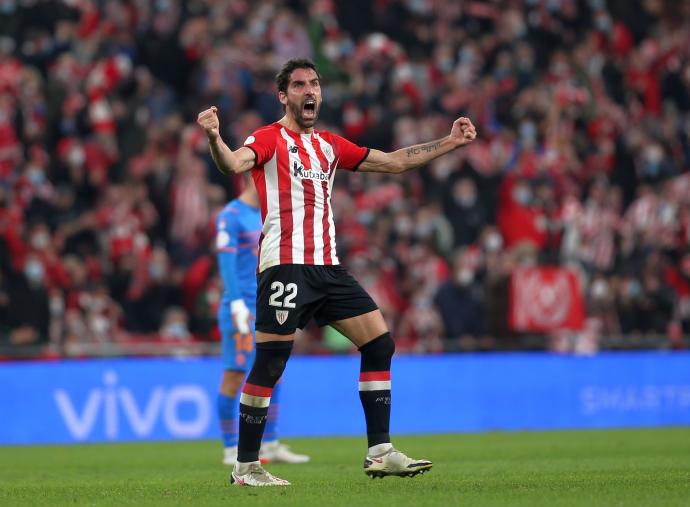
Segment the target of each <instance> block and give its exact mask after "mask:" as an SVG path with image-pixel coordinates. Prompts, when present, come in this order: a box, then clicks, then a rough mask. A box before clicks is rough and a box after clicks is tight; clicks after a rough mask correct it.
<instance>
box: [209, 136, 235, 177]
mask: <svg viewBox="0 0 690 507" xmlns="http://www.w3.org/2000/svg"><path fill="white" fill-rule="evenodd" d="M208 144H209V146H210V147H211V157H212V158H213V162H215V164H216V167H217V168H218V170H219V171H220V172H222V173H223V174H227V175H230V174H234V173H235V172H236V171H234V170H233V166H234V165H236V164H233V163H234V162H235V160H234V159H235V155H234V154H233V153H232V150H231V149H230V148H228V145H227V144H225V142H224V141H223V140H222V139H221V138H220V136H218V137H216V138H215V139H209V141H208Z"/></svg>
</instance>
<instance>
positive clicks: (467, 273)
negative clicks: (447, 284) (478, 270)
mask: <svg viewBox="0 0 690 507" xmlns="http://www.w3.org/2000/svg"><path fill="white" fill-rule="evenodd" d="M455 281H456V282H457V283H458V285H460V286H461V287H467V286H468V285H469V284H471V283H472V282H473V281H474V271H472V270H471V269H468V268H462V269H461V270H460V271H458V273H457V274H456V275H455Z"/></svg>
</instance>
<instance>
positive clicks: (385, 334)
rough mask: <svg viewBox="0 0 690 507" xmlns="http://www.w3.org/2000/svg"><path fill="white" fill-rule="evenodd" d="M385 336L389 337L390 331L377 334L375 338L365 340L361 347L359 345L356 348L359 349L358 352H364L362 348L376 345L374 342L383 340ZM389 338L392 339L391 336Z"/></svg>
mask: <svg viewBox="0 0 690 507" xmlns="http://www.w3.org/2000/svg"><path fill="white" fill-rule="evenodd" d="M386 337H388V338H391V334H390V332H387V333H383V334H382V335H381V336H377V337H376V338H374V339H373V340H371V341H370V342H367V343H365V344H364V345H362V346H361V347H359V348H358V349H357V350H359V351H360V352H364V349H369V348H373V347H376V342H378V341H379V340H383V339H384V338H386ZM391 340H392V338H391Z"/></svg>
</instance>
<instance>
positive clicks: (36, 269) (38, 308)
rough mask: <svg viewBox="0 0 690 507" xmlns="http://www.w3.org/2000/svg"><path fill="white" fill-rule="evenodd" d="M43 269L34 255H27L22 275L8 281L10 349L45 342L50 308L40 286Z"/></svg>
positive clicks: (12, 276)
mask: <svg viewBox="0 0 690 507" xmlns="http://www.w3.org/2000/svg"><path fill="white" fill-rule="evenodd" d="M44 277H45V268H44V266H43V264H42V263H41V261H40V259H39V258H38V257H37V256H35V255H28V256H27V257H26V259H25V260H24V266H23V269H22V271H19V272H17V271H15V272H12V273H11V274H10V276H9V277H8V280H7V289H6V294H7V299H8V301H9V303H8V306H7V317H8V319H7V320H8V324H9V327H10V329H11V332H10V334H9V341H10V343H11V344H13V345H18V346H20V345H33V344H38V343H45V342H46V341H47V340H48V326H49V325H50V308H49V300H48V292H47V291H46V289H45V287H44V285H43V282H44Z"/></svg>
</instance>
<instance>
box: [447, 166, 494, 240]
mask: <svg viewBox="0 0 690 507" xmlns="http://www.w3.org/2000/svg"><path fill="white" fill-rule="evenodd" d="M444 212H445V214H446V216H447V217H448V220H449V221H450V223H451V224H452V226H453V243H454V245H455V247H456V248H457V247H459V246H466V245H471V244H472V243H474V242H475V240H476V239H477V236H478V235H479V231H480V230H481V228H482V227H483V226H484V225H485V224H486V221H487V216H486V210H485V209H484V205H483V203H482V201H481V200H480V199H479V195H478V191H477V184H476V183H475V181H474V180H473V179H472V178H469V177H466V176H463V177H460V178H458V180H456V181H455V183H454V184H453V185H452V186H451V188H450V191H449V192H448V193H447V195H446V198H445V203H444Z"/></svg>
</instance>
